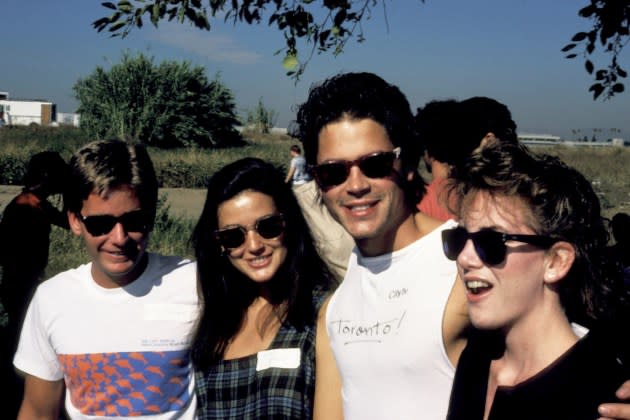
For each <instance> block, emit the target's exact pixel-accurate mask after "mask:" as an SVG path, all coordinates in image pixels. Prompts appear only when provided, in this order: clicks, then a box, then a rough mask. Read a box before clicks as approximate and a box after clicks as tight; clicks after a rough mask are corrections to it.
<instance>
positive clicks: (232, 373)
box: [192, 158, 332, 419]
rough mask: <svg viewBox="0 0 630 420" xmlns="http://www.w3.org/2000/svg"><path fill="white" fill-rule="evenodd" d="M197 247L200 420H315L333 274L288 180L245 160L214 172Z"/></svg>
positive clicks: (195, 344)
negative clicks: (319, 347)
mask: <svg viewBox="0 0 630 420" xmlns="http://www.w3.org/2000/svg"><path fill="white" fill-rule="evenodd" d="M193 245H194V248H195V254H196V258H197V264H198V269H197V270H198V280H199V285H200V293H201V298H202V304H203V308H202V311H201V315H200V318H199V324H198V327H197V330H196V334H195V337H194V341H193V345H192V357H193V363H194V366H195V369H196V387H197V395H198V398H199V418H200V419H237V418H238V419H265V418H286V419H289V418H293V419H309V418H311V417H312V409H313V398H314V390H315V361H316V357H317V354H316V353H317V352H316V347H315V342H316V335H317V328H316V325H317V317H318V310H319V307H320V306H321V304H322V302H323V299H324V298H325V296H326V293H327V291H328V290H329V288H330V286H331V281H332V280H331V279H332V276H331V274H330V273H329V272H328V270H327V268H326V265H325V264H324V263H323V261H322V260H321V259H320V257H319V255H318V254H317V252H316V250H315V247H314V245H313V241H312V239H311V236H310V233H309V230H308V227H307V225H306V222H305V220H304V218H303V216H302V213H301V212H300V207H299V206H298V203H297V201H296V199H295V197H294V196H293V193H292V191H291V188H290V187H289V186H288V185H287V184H285V183H284V178H283V176H282V174H281V172H280V171H279V170H277V168H275V167H274V166H273V165H271V164H269V163H266V162H264V161H262V160H260V159H255V158H245V159H241V160H238V161H236V162H233V163H231V164H229V165H227V166H225V167H224V168H222V169H221V170H220V171H218V172H217V173H216V174H214V176H213V177H212V178H211V179H210V182H209V184H208V193H207V198H206V202H205V205H204V209H203V212H202V214H201V217H200V219H199V222H198V224H197V226H196V228H195V230H194V233H193Z"/></svg>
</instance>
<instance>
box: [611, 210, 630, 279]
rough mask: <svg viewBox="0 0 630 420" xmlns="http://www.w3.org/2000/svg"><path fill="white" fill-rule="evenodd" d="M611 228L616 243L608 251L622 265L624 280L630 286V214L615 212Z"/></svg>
mask: <svg viewBox="0 0 630 420" xmlns="http://www.w3.org/2000/svg"><path fill="white" fill-rule="evenodd" d="M610 230H611V231H612V235H613V237H614V238H615V244H614V245H611V246H610V247H609V248H608V251H609V253H610V254H611V255H612V256H613V257H614V258H615V259H616V260H617V261H619V262H620V264H621V265H622V267H623V272H624V282H625V284H626V287H628V288H630V215H628V214H627V213H621V212H620V213H617V214H615V215H614V216H613V217H612V219H611V221H610Z"/></svg>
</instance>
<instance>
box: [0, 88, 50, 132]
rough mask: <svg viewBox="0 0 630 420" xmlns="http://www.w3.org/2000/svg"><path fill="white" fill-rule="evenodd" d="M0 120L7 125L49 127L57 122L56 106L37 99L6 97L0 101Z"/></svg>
mask: <svg viewBox="0 0 630 420" xmlns="http://www.w3.org/2000/svg"><path fill="white" fill-rule="evenodd" d="M7 96H8V95H7ZM0 119H2V120H4V122H5V124H7V125H51V124H52V123H53V122H55V121H56V120H57V106H56V105H55V104H54V103H52V102H50V101H44V100H39V99H33V100H31V99H9V98H8V97H7V98H6V99H0Z"/></svg>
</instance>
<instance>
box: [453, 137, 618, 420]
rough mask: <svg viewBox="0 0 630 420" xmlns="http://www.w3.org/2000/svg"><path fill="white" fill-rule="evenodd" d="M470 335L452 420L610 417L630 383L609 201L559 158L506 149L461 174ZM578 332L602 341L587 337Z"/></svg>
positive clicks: (458, 242) (460, 229) (462, 260)
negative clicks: (607, 411) (605, 411)
mask: <svg viewBox="0 0 630 420" xmlns="http://www.w3.org/2000/svg"><path fill="white" fill-rule="evenodd" d="M451 177H452V182H451V183H450V184H449V185H450V190H448V191H449V194H450V195H454V196H455V199H454V200H452V201H449V202H454V203H457V205H456V207H455V209H454V212H455V214H456V215H457V217H458V219H459V226H457V227H453V228H450V229H446V230H444V231H442V240H443V245H444V252H445V255H446V256H447V257H448V258H449V259H451V260H456V261H457V267H458V271H459V277H460V279H461V281H462V283H463V284H464V285H465V287H466V296H467V302H468V313H469V316H470V320H471V322H472V324H473V326H475V327H476V328H477V329H478V330H477V331H475V332H473V333H471V334H470V335H469V340H468V344H467V346H466V348H465V350H464V351H463V353H462V355H461V357H460V359H459V364H458V365H457V371H456V374H455V380H454V385H453V390H452V394H451V401H450V407H449V415H448V419H449V420H457V419H467V420H474V419H480V420H481V419H534V418H535V419H550V420H551V419H571V420H579V419H584V420H590V419H595V418H597V417H598V411H597V408H598V405H599V404H601V403H602V402H608V401H614V400H616V397H615V390H616V389H617V388H618V387H619V385H620V384H621V383H622V382H623V380H624V379H625V378H627V377H628V375H629V374H630V366H629V365H628V362H629V360H628V359H627V358H625V359H624V357H623V351H624V349H626V348H627V343H625V344H624V343H623V341H624V340H625V341H627V338H626V336H627V334H626V333H625V330H626V329H627V322H628V317H627V310H623V305H622V303H623V302H622V297H623V296H624V294H623V292H622V290H621V288H622V280H621V271H620V270H619V267H618V266H617V265H616V264H615V263H614V262H613V261H609V260H608V258H607V255H606V254H607V253H606V244H607V242H608V232H607V229H606V226H605V224H604V222H603V218H602V217H601V215H600V205H599V200H598V198H597V195H596V194H595V192H594V191H593V189H592V186H591V184H590V182H588V181H587V180H586V179H585V178H584V177H583V176H582V175H581V174H580V173H578V172H577V171H576V170H574V169H572V168H569V167H567V166H566V165H565V164H563V163H562V162H561V161H560V160H559V159H557V158H554V157H551V156H546V155H540V156H536V155H534V154H533V153H531V152H530V151H529V150H528V149H527V148H526V147H524V146H520V145H517V144H513V143H512V144H510V143H504V142H494V143H493V144H491V145H487V146H485V147H484V148H482V149H480V150H479V151H477V152H476V153H474V154H473V155H472V157H471V158H470V159H469V160H468V161H467V163H466V165H465V166H464V167H459V168H457V169H456V170H455V171H454V173H452V174H451ZM571 322H578V323H579V324H580V325H586V326H588V327H589V328H590V331H589V332H588V334H586V336H584V337H583V338H580V337H579V336H578V335H577V334H576V332H575V331H574V329H573V327H572V325H571Z"/></svg>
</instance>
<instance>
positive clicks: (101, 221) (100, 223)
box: [77, 210, 151, 236]
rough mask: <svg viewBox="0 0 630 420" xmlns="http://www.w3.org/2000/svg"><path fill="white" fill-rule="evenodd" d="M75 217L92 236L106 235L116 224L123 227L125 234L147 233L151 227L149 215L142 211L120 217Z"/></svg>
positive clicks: (80, 215) (109, 215)
mask: <svg viewBox="0 0 630 420" xmlns="http://www.w3.org/2000/svg"><path fill="white" fill-rule="evenodd" d="M77 216H78V217H79V219H81V221H82V222H83V225H84V226H85V229H86V230H87V231H88V232H89V233H90V235H92V236H101V235H105V234H108V233H109V232H111V231H112V229H114V226H116V224H117V223H120V224H121V225H122V226H123V228H124V229H125V232H148V230H149V227H150V226H151V220H150V217H149V214H148V213H147V212H146V211H144V210H134V211H130V212H128V213H125V214H122V215H120V216H112V215H111V214H98V215H94V216H83V215H82V214H81V213H77Z"/></svg>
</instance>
